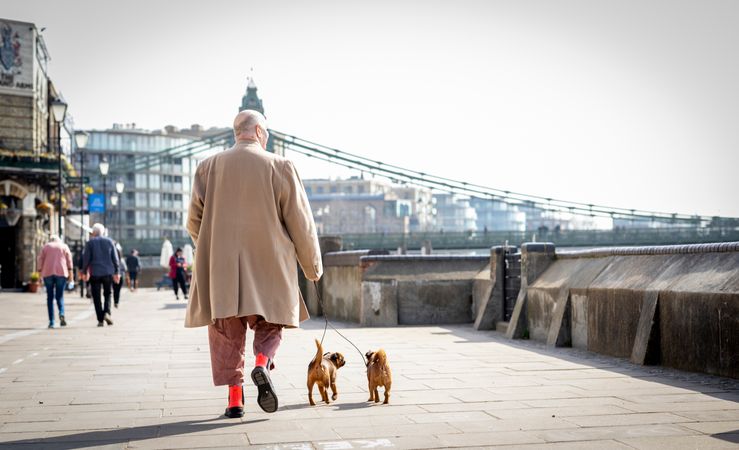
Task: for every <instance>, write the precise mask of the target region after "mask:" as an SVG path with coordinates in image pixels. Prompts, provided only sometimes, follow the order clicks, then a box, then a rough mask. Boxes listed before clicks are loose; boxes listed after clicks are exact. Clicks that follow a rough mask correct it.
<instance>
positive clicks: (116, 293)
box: [113, 241, 128, 308]
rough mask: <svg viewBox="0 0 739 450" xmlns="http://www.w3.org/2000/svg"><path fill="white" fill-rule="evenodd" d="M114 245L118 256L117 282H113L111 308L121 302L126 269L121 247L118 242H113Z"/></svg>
mask: <svg viewBox="0 0 739 450" xmlns="http://www.w3.org/2000/svg"><path fill="white" fill-rule="evenodd" d="M113 242H114V244H115V250H116V253H117V254H118V261H119V263H120V264H118V282H113V306H115V307H116V308H117V307H118V303H120V301H121V288H122V287H123V279H124V278H126V273H127V272H128V267H127V266H126V260H125V259H124V258H123V247H121V244H120V243H118V242H115V241H113Z"/></svg>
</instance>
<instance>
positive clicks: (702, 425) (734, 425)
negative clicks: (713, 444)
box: [680, 420, 739, 434]
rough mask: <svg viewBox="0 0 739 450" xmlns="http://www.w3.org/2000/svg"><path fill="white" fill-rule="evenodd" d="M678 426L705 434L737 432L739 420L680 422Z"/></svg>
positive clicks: (738, 431) (738, 432) (738, 430)
mask: <svg viewBox="0 0 739 450" xmlns="http://www.w3.org/2000/svg"><path fill="white" fill-rule="evenodd" d="M680 426H682V427H685V428H690V429H691V430H696V431H700V432H701V433H705V434H721V433H733V434H739V420H735V421H729V422H693V423H682V424H680Z"/></svg>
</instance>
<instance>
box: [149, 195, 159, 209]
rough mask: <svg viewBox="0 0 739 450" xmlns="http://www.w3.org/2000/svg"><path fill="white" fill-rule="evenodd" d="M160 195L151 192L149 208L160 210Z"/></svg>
mask: <svg viewBox="0 0 739 450" xmlns="http://www.w3.org/2000/svg"><path fill="white" fill-rule="evenodd" d="M159 199H160V197H159V193H158V192H151V193H150V194H149V208H159V206H160V203H159Z"/></svg>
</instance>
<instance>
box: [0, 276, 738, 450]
mask: <svg viewBox="0 0 739 450" xmlns="http://www.w3.org/2000/svg"><path fill="white" fill-rule="evenodd" d="M124 295H125V297H124V299H123V301H122V304H121V308H120V309H117V310H114V314H113V319H114V320H115V325H114V326H107V327H105V328H97V327H96V320H95V319H94V316H93V315H92V306H91V305H90V304H89V303H88V301H87V300H82V299H80V298H79V297H78V296H77V295H72V296H71V297H70V298H69V299H68V302H67V308H68V309H67V317H68V318H69V319H71V320H70V322H71V323H70V325H69V326H68V327H67V328H65V329H54V330H47V329H46V328H45V325H46V319H45V315H46V306H45V300H44V297H43V295H42V294H8V293H0V312H1V313H0V449H1V448H33V449H45V448H54V449H68V448H90V447H96V448H97V447H100V448H207V447H223V448H227V447H232V448H245V447H253V448H273V449H310V448H316V449H325V450H329V449H354V448H443V447H463V448H472V447H494V448H511V449H521V450H523V449H534V448H546V449H592V448H597V449H598V450H609V449H627V448H638V449H645V448H669V449H683V448H685V449H688V448H690V449H693V448H695V449H698V448H700V449H713V448H735V449H736V448H737V447H739V403H738V402H739V386H738V383H737V382H735V381H734V380H728V379H722V378H715V377H708V376H702V375H696V374H688V373H683V372H676V371H670V370H663V369H658V368H642V367H637V366H633V365H630V364H628V363H626V362H624V361H620V360H616V359H612V358H604V357H598V356H594V355H592V354H588V353H585V352H577V351H574V350H570V349H563V350H550V349H546V348H543V347H541V346H537V345H535V344H532V343H528V342H517V343H513V344H512V343H510V342H508V341H505V340H504V339H502V338H501V337H500V336H499V335H497V334H495V333H493V332H475V331H473V330H472V329H471V328H470V327H469V326H450V327H397V328H384V329H378V328H374V329H361V328H356V327H354V326H351V325H344V326H342V328H343V329H344V330H343V331H344V332H345V334H346V335H347V336H349V337H350V338H352V339H354V340H355V341H356V343H357V344H358V345H359V347H360V348H361V349H362V350H367V349H370V348H377V347H378V346H383V347H384V348H385V349H386V350H387V351H388V354H389V357H390V361H391V364H392V368H393V374H394V377H395V378H394V384H393V395H392V398H391V404H390V405H374V404H369V403H367V402H366V399H367V396H368V394H367V391H366V378H365V374H364V367H363V365H362V364H361V361H360V357H359V355H358V354H357V353H356V351H355V350H354V349H353V348H352V347H350V346H349V345H348V344H346V343H345V342H343V341H342V340H341V339H340V338H339V337H338V336H337V335H336V334H333V333H330V332H329V333H330V334H328V335H327V338H326V345H325V347H326V349H327V350H332V351H335V350H338V351H341V352H343V353H344V355H345V356H346V358H347V360H348V364H347V366H346V367H345V368H343V369H341V370H340V371H339V380H338V387H339V392H340V395H339V399H338V401H337V402H335V403H332V404H331V405H320V406H316V407H310V406H309V405H308V402H307V396H306V387H305V372H306V366H307V364H308V361H309V360H310V359H311V358H312V356H313V354H314V351H315V347H314V344H313V338H314V337H320V333H321V325H322V323H321V322H320V321H318V320H317V321H311V322H309V323H308V324H307V325H306V327H305V328H304V329H300V330H288V331H286V332H285V340H284V342H283V347H282V349H281V351H280V354H279V355H278V360H277V364H278V368H277V370H276V371H275V372H274V373H273V378H274V381H275V383H276V385H277V387H278V393H279V396H280V401H281V405H282V407H281V409H280V411H278V412H277V413H276V414H271V415H267V414H264V413H262V412H261V410H260V409H259V407H258V406H256V405H255V402H254V397H255V393H254V390H253V387H251V386H250V387H249V389H248V391H247V394H248V395H247V414H246V416H245V417H244V418H243V419H242V420H232V419H225V418H223V417H222V416H221V414H222V412H223V409H224V407H225V403H226V398H225V397H226V392H225V388H215V387H213V386H212V385H211V380H210V367H209V354H208V346H207V341H206V330H205V329H185V328H183V326H182V323H183V316H184V311H185V310H184V306H185V305H184V303H183V302H179V303H177V302H175V301H174V298H173V295H172V293H171V292H164V291H162V292H156V291H154V290H148V291H142V292H139V293H137V294H135V295H132V294H129V293H127V292H126V293H124ZM498 446H501V447H498Z"/></svg>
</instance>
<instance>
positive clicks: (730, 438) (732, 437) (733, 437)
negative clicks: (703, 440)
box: [711, 430, 739, 444]
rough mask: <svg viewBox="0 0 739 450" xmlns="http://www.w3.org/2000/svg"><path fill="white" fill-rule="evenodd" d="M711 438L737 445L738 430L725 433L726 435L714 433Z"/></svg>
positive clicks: (738, 442)
mask: <svg viewBox="0 0 739 450" xmlns="http://www.w3.org/2000/svg"><path fill="white" fill-rule="evenodd" d="M711 437H712V438H714V439H721V440H722V441H727V442H731V443H733V444H739V430H733V431H727V432H726V433H716V434H712V435H711Z"/></svg>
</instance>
